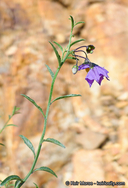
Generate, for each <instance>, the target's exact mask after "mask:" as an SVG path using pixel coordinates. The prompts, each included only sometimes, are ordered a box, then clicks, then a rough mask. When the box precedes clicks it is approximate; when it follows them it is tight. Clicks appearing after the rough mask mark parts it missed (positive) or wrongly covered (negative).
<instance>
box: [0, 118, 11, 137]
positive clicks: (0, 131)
mask: <svg viewBox="0 0 128 188" xmlns="http://www.w3.org/2000/svg"><path fill="white" fill-rule="evenodd" d="M11 118H12V116H11V117H10V118H9V119H8V120H7V122H6V123H5V125H4V126H3V128H2V129H1V130H0V133H2V131H3V130H4V129H5V127H6V126H7V124H8V122H9V120H10V119H11Z"/></svg>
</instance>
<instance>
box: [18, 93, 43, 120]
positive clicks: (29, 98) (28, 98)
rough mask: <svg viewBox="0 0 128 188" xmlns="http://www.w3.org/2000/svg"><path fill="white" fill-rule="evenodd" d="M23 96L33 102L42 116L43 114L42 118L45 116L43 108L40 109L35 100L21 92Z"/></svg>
mask: <svg viewBox="0 0 128 188" xmlns="http://www.w3.org/2000/svg"><path fill="white" fill-rule="evenodd" d="M21 95H22V96H23V97H25V98H26V99H28V100H29V101H30V102H31V103H33V104H34V105H35V106H36V107H37V108H38V110H39V111H40V112H41V113H42V114H43V116H44V118H45V115H44V112H43V110H42V108H41V107H40V106H38V105H37V104H36V102H35V101H34V100H33V99H31V98H30V97H28V96H27V95H24V94H21Z"/></svg>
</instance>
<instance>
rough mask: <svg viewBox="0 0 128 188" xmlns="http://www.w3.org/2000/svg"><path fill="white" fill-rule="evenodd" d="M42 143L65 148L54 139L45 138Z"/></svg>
mask: <svg viewBox="0 0 128 188" xmlns="http://www.w3.org/2000/svg"><path fill="white" fill-rule="evenodd" d="M43 142H51V143H53V144H56V145H58V146H61V147H62V148H65V146H64V145H63V144H62V143H61V142H59V141H58V140H56V139H54V138H47V139H44V140H43Z"/></svg>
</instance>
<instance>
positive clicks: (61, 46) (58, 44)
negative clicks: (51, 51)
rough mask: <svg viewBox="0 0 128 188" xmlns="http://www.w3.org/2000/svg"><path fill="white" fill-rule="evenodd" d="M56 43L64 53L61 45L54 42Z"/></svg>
mask: <svg viewBox="0 0 128 188" xmlns="http://www.w3.org/2000/svg"><path fill="white" fill-rule="evenodd" d="M54 43H55V44H56V45H57V46H58V47H59V48H60V49H61V51H62V53H63V48H62V46H61V45H60V44H58V43H57V42H55V41H54Z"/></svg>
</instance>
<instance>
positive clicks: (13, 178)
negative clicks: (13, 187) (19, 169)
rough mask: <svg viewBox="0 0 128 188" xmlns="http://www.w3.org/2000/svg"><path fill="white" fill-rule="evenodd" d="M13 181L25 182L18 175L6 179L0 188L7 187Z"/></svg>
mask: <svg viewBox="0 0 128 188" xmlns="http://www.w3.org/2000/svg"><path fill="white" fill-rule="evenodd" d="M12 180H20V181H23V180H22V179H21V178H20V177H19V176H17V175H11V176H8V177H7V178H5V179H4V180H3V181H2V183H1V184H0V186H3V185H5V184H6V183H8V182H10V181H12Z"/></svg>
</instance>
